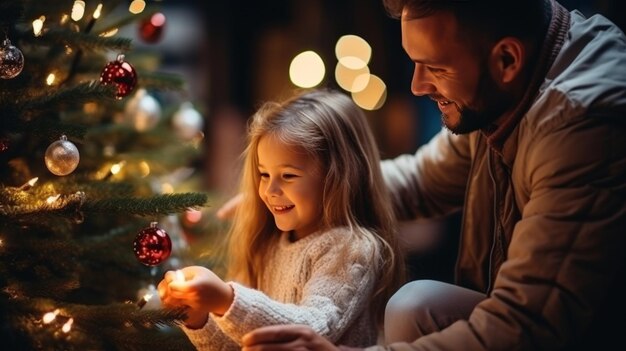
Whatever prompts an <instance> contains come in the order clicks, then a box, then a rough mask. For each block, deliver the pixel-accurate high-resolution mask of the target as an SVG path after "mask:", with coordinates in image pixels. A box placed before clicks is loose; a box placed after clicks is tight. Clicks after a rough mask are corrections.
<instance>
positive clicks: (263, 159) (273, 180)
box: [257, 136, 324, 239]
mask: <svg viewBox="0 0 626 351" xmlns="http://www.w3.org/2000/svg"><path fill="white" fill-rule="evenodd" d="M257 157H258V161H259V174H260V176H261V180H260V182H259V196H260V197H261V199H262V200H263V202H264V203H265V205H266V206H267V208H268V209H269V210H270V212H272V215H274V221H275V222H276V226H277V227H278V228H279V229H280V230H282V231H293V232H294V234H295V236H296V237H297V238H298V239H301V238H303V237H305V236H307V235H309V234H311V233H313V232H315V231H317V230H318V229H319V225H320V222H321V217H322V205H323V204H322V189H323V186H324V179H323V177H322V174H321V173H322V172H321V167H320V163H319V160H317V159H310V158H308V156H307V155H306V154H305V153H304V152H303V151H302V150H298V148H294V147H293V146H289V145H285V144H284V143H282V142H280V141H279V140H277V139H276V138H273V137H271V136H270V137H265V136H264V137H262V138H261V139H260V140H259V145H258V149H257Z"/></svg>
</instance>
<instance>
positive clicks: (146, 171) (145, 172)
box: [139, 161, 150, 178]
mask: <svg viewBox="0 0 626 351" xmlns="http://www.w3.org/2000/svg"><path fill="white" fill-rule="evenodd" d="M139 169H140V170H141V176H142V177H144V178H145V177H147V176H149V175H150V165H149V164H148V162H146V161H141V162H139Z"/></svg>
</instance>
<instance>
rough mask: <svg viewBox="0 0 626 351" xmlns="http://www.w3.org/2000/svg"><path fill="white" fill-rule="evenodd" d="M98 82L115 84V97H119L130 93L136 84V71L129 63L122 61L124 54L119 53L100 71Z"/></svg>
mask: <svg viewBox="0 0 626 351" xmlns="http://www.w3.org/2000/svg"><path fill="white" fill-rule="evenodd" d="M100 83H101V84H104V85H108V84H115V85H116V86H117V93H116V95H115V97H116V98H118V99H121V98H123V97H124V96H126V95H128V94H130V92H131V91H133V89H134V88H135V85H137V73H136V72H135V68H134V67H133V66H132V65H131V64H130V63H128V62H126V61H124V55H119V56H118V58H117V60H115V61H111V62H109V63H107V65H106V66H104V69H103V70H102V73H100Z"/></svg>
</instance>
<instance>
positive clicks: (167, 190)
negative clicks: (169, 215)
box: [161, 183, 174, 194]
mask: <svg viewBox="0 0 626 351" xmlns="http://www.w3.org/2000/svg"><path fill="white" fill-rule="evenodd" d="M161 192H162V193H163V194H171V193H173V192H174V187H173V186H172V184H170V183H163V184H161Z"/></svg>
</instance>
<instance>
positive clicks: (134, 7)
mask: <svg viewBox="0 0 626 351" xmlns="http://www.w3.org/2000/svg"><path fill="white" fill-rule="evenodd" d="M145 8H146V2H145V1H143V0H133V2H131V3H130V6H129V7H128V12H130V13H132V14H133V15H136V14H138V13H142V12H143V10H144V9H145Z"/></svg>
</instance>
